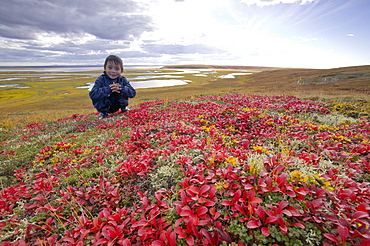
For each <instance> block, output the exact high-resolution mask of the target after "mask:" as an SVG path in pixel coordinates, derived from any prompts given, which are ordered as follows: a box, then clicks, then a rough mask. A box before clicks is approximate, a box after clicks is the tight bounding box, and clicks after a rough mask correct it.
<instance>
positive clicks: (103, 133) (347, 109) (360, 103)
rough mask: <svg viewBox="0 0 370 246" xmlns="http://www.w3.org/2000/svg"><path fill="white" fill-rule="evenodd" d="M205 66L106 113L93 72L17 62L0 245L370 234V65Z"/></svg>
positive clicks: (7, 121) (5, 121) (223, 241)
mask: <svg viewBox="0 0 370 246" xmlns="http://www.w3.org/2000/svg"><path fill="white" fill-rule="evenodd" d="M182 68H183V67H181V69H182ZM203 68H204V67H203ZM207 68H208V69H209V70H204V71H202V72H201V74H199V73H198V74H197V73H184V74H183V79H184V80H190V81H192V82H190V83H189V84H187V85H184V86H174V87H163V88H147V89H138V97H137V98H135V99H133V100H132V101H131V106H130V108H131V110H129V111H128V112H126V113H125V114H114V115H112V116H110V117H109V118H106V119H104V120H99V119H98V114H97V113H96V112H94V111H93V109H92V106H91V102H90V100H89V98H88V96H87V91H86V89H76V87H80V86H84V85H86V83H88V82H91V81H93V80H94V79H93V77H94V76H93V75H92V74H88V75H86V72H84V73H83V72H81V73H73V75H67V74H63V73H59V75H52V74H50V76H51V77H53V78H47V77H49V76H45V75H43V76H40V74H35V73H31V72H17V73H18V74H17V77H19V78H22V75H24V76H26V77H27V76H28V77H27V78H28V79H20V80H19V81H14V83H17V84H19V86H20V87H29V88H15V87H2V88H1V91H0V96H1V98H0V111H1V113H2V116H1V117H2V118H1V121H0V122H1V130H0V134H1V135H0V136H1V140H0V141H1V142H0V161H1V164H0V180H1V186H2V187H1V190H0V239H1V242H0V243H1V245H169V246H175V245H256V246H257V245H279V246H280V245H310V246H314V245H324V246H329V245H343V246H345V245H360V246H365V245H369V244H370V229H369V226H370V225H369V223H370V217H369V213H370V205H369V204H370V185H369V184H370V135H369V132H370V122H369V102H368V100H369V76H368V75H369V71H370V66H363V67H350V68H339V69H331V70H311V69H279V68H274V69H266V68H257V67H254V68H248V69H247V68H238V69H239V70H235V69H236V68H230V67H229V68H228V69H225V68H210V67H207ZM174 69H180V68H174V67H168V68H163V69H157V70H137V71H127V74H128V76H127V77H128V78H129V79H130V77H129V76H134V75H135V74H136V75H137V74H151V75H152V74H156V73H168V74H174V73H175V71H178V70H174ZM240 69H242V71H244V70H245V71H248V72H253V74H251V75H236V76H235V78H227V77H225V78H222V77H221V76H222V75H227V74H230V73H241V70H240ZM10 73H11V72H9V74H10ZM13 73H14V72H13ZM23 73H24V74H23ZM4 74H6V73H5V72H3V73H2V75H1V76H3V77H2V78H4V79H6V78H8V77H10V76H13V77H14V74H12V75H4ZM26 74H27V75H26ZM95 74H99V72H98V71H97V72H96V73H95ZM130 74H131V75H130ZM136 75H135V76H136ZM199 75H201V76H199ZM7 76H8V77H7ZM55 76H61V77H59V78H57V79H54V78H55ZM45 77H46V78H45ZM323 78H324V79H323ZM325 78H327V79H325ZM1 83H3V84H9V81H7V80H3V81H2V82H1ZM12 83H13V82H12ZM72 112H73V113H72Z"/></svg>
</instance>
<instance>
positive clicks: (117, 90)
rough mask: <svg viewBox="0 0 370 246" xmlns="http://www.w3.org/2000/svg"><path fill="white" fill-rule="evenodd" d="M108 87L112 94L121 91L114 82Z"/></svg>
mask: <svg viewBox="0 0 370 246" xmlns="http://www.w3.org/2000/svg"><path fill="white" fill-rule="evenodd" d="M109 87H110V88H111V89H112V93H113V92H117V93H120V91H121V90H122V88H121V85H120V84H118V83H114V82H113V84H110V85H109Z"/></svg>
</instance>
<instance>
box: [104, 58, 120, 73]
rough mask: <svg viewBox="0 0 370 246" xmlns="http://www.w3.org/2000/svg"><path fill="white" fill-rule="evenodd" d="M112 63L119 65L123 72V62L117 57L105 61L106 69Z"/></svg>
mask: <svg viewBox="0 0 370 246" xmlns="http://www.w3.org/2000/svg"><path fill="white" fill-rule="evenodd" d="M108 62H112V63H114V64H116V65H119V66H120V67H121V71H122V72H123V62H122V59H121V58H119V57H118V56H115V55H110V56H108V57H107V58H106V59H105V62H104V69H105V68H106V67H107V63H108Z"/></svg>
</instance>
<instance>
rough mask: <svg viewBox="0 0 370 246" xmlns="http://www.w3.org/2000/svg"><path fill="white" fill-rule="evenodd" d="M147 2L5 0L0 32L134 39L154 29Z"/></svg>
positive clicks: (15, 36) (25, 36) (24, 35)
mask: <svg viewBox="0 0 370 246" xmlns="http://www.w3.org/2000/svg"><path fill="white" fill-rule="evenodd" d="M143 8H144V6H143V5H142V4H140V2H136V1H134V0H115V1H114V2H112V1H110V0H89V1H75V0H58V1H39V0H19V1H13V0H2V3H1V6H0V23H1V24H0V36H2V37H6V38H13V39H37V38H38V36H39V35H41V34H45V33H51V34H60V35H66V34H68V35H74V36H81V35H86V34H90V35H94V36H96V37H98V38H101V39H110V40H118V39H125V40H127V39H132V38H135V37H139V36H140V35H141V34H142V33H143V32H145V31H150V30H152V29H153V27H152V25H151V18H150V17H149V16H146V15H143V14H141V12H142V10H143Z"/></svg>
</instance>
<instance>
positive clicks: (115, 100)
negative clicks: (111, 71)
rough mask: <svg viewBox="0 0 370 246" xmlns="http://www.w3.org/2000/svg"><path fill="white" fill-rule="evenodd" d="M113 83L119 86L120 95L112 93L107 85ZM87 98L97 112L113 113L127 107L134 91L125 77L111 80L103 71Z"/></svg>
mask: <svg viewBox="0 0 370 246" xmlns="http://www.w3.org/2000/svg"><path fill="white" fill-rule="evenodd" d="M113 82H114V83H119V84H120V85H121V88H122V90H121V91H120V93H117V92H114V93H112V89H111V88H110V87H109V85H110V84H112V83H113ZM89 96H90V98H91V101H92V103H93V105H94V107H95V108H96V109H97V110H98V111H99V112H107V113H114V112H116V111H118V110H119V109H120V108H121V109H125V108H126V106H127V105H128V99H129V98H133V97H135V96H136V91H135V89H134V88H133V87H132V86H131V85H130V83H129V82H128V80H127V79H126V78H125V77H123V76H120V77H118V78H117V79H111V78H109V77H108V75H107V74H106V73H105V71H104V73H103V74H102V75H100V76H99V77H98V78H97V79H96V81H95V84H94V86H93V88H92V89H91V91H90V92H89Z"/></svg>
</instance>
